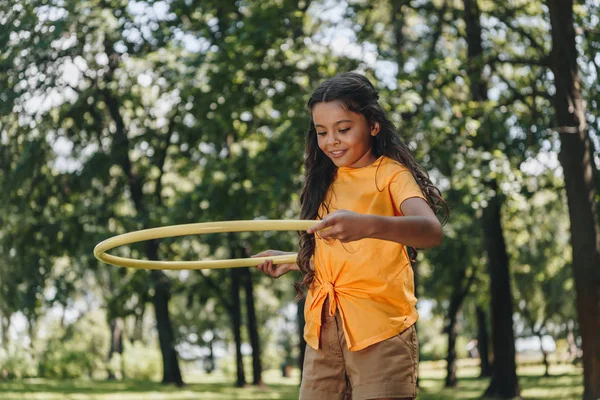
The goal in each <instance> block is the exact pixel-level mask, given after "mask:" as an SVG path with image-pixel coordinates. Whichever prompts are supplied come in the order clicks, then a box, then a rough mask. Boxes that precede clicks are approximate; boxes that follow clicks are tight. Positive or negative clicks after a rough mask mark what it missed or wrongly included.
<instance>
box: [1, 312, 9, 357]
mask: <svg viewBox="0 0 600 400" xmlns="http://www.w3.org/2000/svg"><path fill="white" fill-rule="evenodd" d="M0 322H1V323H2V327H1V328H2V346H3V347H4V348H5V349H7V350H8V340H9V338H8V331H9V330H10V315H8V316H2V317H0Z"/></svg>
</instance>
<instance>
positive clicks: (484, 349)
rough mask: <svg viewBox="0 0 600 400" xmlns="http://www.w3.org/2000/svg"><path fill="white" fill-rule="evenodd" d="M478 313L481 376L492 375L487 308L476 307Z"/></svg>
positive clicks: (478, 346)
mask: <svg viewBox="0 0 600 400" xmlns="http://www.w3.org/2000/svg"><path fill="white" fill-rule="evenodd" d="M475 313H476V314H477V351H478V352H479V359H480V364H481V365H480V367H481V372H480V374H479V376H480V377H482V378H483V377H489V376H492V365H491V364H490V346H489V340H488V331H487V318H486V315H485V310H484V309H483V308H482V307H481V306H477V307H476V308H475Z"/></svg>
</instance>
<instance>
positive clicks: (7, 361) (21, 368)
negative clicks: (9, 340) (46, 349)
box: [0, 344, 37, 379]
mask: <svg viewBox="0 0 600 400" xmlns="http://www.w3.org/2000/svg"><path fill="white" fill-rule="evenodd" d="M34 357H35V354H34V352H33V351H32V349H31V348H27V347H24V346H22V345H17V344H9V346H8V348H7V349H5V348H1V347H0V379H23V378H29V377H33V376H36V374H37V364H36V361H35V358H34Z"/></svg>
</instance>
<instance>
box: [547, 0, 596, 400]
mask: <svg viewBox="0 0 600 400" xmlns="http://www.w3.org/2000/svg"><path fill="white" fill-rule="evenodd" d="M548 8H549V10H550V22H551V26H552V53H551V66H552V71H553V72H554V86H555V89H556V94H555V96H554V107H555V112H556V121H557V123H558V127H559V128H558V130H559V132H560V141H561V150H560V154H559V161H560V163H561V165H562V168H563V173H564V177H565V188H566V192H567V202H568V205H569V219H570V222H571V248H572V250H573V275H574V277H575V290H576V292H577V297H576V305H577V315H578V320H579V331H580V333H581V343H582V345H581V347H582V350H583V380H584V394H583V398H584V399H585V400H588V399H590V400H591V399H594V400H595V399H598V398H600V335H599V334H598V332H600V237H599V232H598V216H597V215H596V208H595V206H596V204H595V202H596V201H597V199H596V187H595V180H594V173H597V171H595V169H596V168H595V166H594V162H593V158H592V145H591V141H590V137H589V134H588V130H587V125H586V120H585V113H586V112H585V103H584V101H583V98H582V96H581V82H580V80H579V75H578V68H577V50H576V47H575V29H574V25H573V1H572V0H563V1H558V0H548Z"/></svg>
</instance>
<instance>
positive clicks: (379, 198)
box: [304, 156, 425, 351]
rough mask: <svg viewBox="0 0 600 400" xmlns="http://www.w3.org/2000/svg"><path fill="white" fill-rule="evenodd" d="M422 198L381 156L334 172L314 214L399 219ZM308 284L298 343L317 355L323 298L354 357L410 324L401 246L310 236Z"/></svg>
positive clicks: (409, 276)
mask: <svg viewBox="0 0 600 400" xmlns="http://www.w3.org/2000/svg"><path fill="white" fill-rule="evenodd" d="M412 197H420V198H423V199H425V198H424V196H423V193H422V192H421V189H420V187H419V185H418V184H417V182H416V181H415V179H414V177H413V176H412V174H411V172H410V171H409V170H408V169H407V168H406V167H405V166H403V165H402V164H400V163H398V162H396V161H394V160H392V159H391V158H388V157H385V156H381V157H379V158H378V159H377V160H376V161H375V162H374V163H372V164H371V165H368V166H365V167H361V168H347V167H341V168H338V170H337V174H336V177H335V179H334V181H333V183H332V184H331V187H330V188H329V190H328V192H327V195H326V197H325V204H326V205H328V209H329V210H328V211H327V209H325V208H324V207H323V206H321V209H320V211H319V215H320V216H321V217H324V216H325V215H327V213H328V212H329V213H332V212H334V211H336V210H350V211H355V212H358V213H361V214H375V215H383V216H401V215H402V212H401V209H400V206H401V204H402V202H403V201H404V200H406V199H408V198H412ZM314 261H315V280H314V283H313V285H312V287H311V288H310V289H309V291H308V293H307V297H306V305H305V308H304V314H305V319H306V325H305V327H304V338H305V340H306V342H307V343H308V345H309V346H311V347H312V348H314V349H318V348H319V338H320V334H321V311H322V307H323V304H324V302H325V299H326V298H327V297H328V296H329V302H330V309H329V310H328V312H329V313H330V315H333V313H335V310H336V308H337V309H338V310H339V312H340V316H341V319H342V321H343V328H344V334H345V337H346V342H347V343H348V349H350V350H351V351H356V350H361V349H364V348H365V347H367V346H370V345H372V344H375V343H377V342H380V341H382V340H385V339H389V338H390V337H392V336H394V335H396V334H398V333H400V332H402V331H403V330H405V329H406V328H408V327H409V326H411V325H412V324H413V323H415V321H416V320H417V318H418V313H417V310H416V307H415V306H416V304H417V298H416V297H415V288H414V276H413V270H412V266H411V264H410V259H409V257H408V254H407V251H406V247H405V246H404V245H402V244H399V243H395V242H391V241H386V240H380V239H370V238H369V239H361V240H358V241H355V242H349V243H341V242H340V241H338V240H335V241H334V240H331V239H321V238H320V237H319V236H318V235H316V243H315V254H314Z"/></svg>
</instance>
